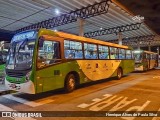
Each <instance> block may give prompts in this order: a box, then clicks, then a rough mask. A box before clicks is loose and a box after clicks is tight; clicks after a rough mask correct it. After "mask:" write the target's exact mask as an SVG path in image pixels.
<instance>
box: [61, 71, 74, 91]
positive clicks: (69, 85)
mask: <svg viewBox="0 0 160 120" xmlns="http://www.w3.org/2000/svg"><path fill="white" fill-rule="evenodd" d="M75 87H76V79H75V76H74V75H73V74H68V75H67V77H66V80H65V86H64V88H65V92H67V93H69V92H72V91H73V90H74V89H75Z"/></svg>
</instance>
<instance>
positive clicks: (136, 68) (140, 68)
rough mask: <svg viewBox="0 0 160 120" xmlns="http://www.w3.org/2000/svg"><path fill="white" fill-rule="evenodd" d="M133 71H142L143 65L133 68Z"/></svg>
mask: <svg viewBox="0 0 160 120" xmlns="http://www.w3.org/2000/svg"><path fill="white" fill-rule="evenodd" d="M134 70H135V71H143V65H141V66H139V67H135V69H134Z"/></svg>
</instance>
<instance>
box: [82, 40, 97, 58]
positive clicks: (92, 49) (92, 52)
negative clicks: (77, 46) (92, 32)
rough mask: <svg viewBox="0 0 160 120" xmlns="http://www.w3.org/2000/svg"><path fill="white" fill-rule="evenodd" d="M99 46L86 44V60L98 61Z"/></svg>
mask: <svg viewBox="0 0 160 120" xmlns="http://www.w3.org/2000/svg"><path fill="white" fill-rule="evenodd" d="M97 54H98V53H97V45H96V44H89V43H84V55H85V58H86V59H98V55H97Z"/></svg>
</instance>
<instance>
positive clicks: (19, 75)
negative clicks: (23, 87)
mask: <svg viewBox="0 0 160 120" xmlns="http://www.w3.org/2000/svg"><path fill="white" fill-rule="evenodd" d="M7 75H8V76H9V77H16V78H22V77H24V76H25V74H24V73H22V72H7Z"/></svg>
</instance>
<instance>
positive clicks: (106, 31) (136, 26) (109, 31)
mask: <svg viewBox="0 0 160 120" xmlns="http://www.w3.org/2000/svg"><path fill="white" fill-rule="evenodd" d="M140 26H141V23H135V24H129V25H128V24H127V25H122V26H117V27H113V28H108V29H102V30H97V31H93V32H87V33H85V34H84V36H85V37H96V36H102V35H107V34H113V33H116V34H117V33H119V32H126V31H132V30H137V29H140Z"/></svg>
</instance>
